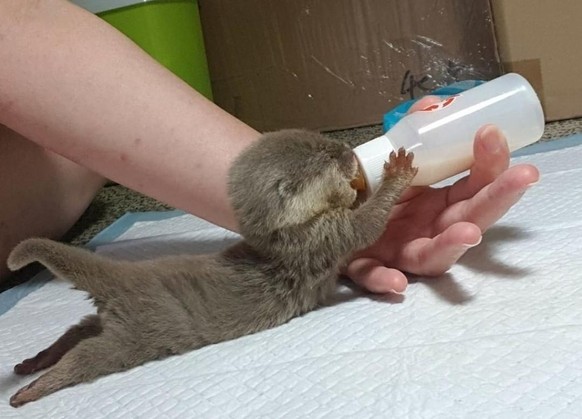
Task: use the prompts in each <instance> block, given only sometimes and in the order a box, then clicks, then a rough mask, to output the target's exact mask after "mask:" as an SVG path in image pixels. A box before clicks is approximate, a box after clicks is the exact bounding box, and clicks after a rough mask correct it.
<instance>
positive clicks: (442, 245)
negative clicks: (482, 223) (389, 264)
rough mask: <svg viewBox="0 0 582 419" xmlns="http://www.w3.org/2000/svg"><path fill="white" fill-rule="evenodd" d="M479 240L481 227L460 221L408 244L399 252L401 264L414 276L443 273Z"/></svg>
mask: <svg viewBox="0 0 582 419" xmlns="http://www.w3.org/2000/svg"><path fill="white" fill-rule="evenodd" d="M480 242H481V230H480V229H479V227H478V226H476V225H475V224H473V223H468V222H459V223H456V224H453V225H451V226H449V227H448V228H447V229H445V230H444V231H443V232H442V233H440V234H438V235H436V236H435V237H433V238H421V239H417V240H415V241H413V242H411V243H409V244H408V245H407V246H405V248H404V249H403V251H402V255H401V265H402V266H399V267H401V268H402V269H403V270H404V271H407V272H410V273H414V274H416V275H428V276H437V275H442V274H443V273H445V272H446V271H448V270H449V269H450V267H451V266H453V265H454V264H455V263H456V262H457V261H458V260H459V258H460V257H461V256H463V255H464V254H465V252H466V251H467V250H468V249H470V248H471V247H474V246H476V245H478V244H479V243H480Z"/></svg>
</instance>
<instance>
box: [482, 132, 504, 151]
mask: <svg viewBox="0 0 582 419" xmlns="http://www.w3.org/2000/svg"><path fill="white" fill-rule="evenodd" d="M481 142H482V143H483V147H484V148H485V150H487V152H489V153H491V154H497V153H499V151H500V150H501V144H500V141H499V137H498V135H497V128H495V127H494V126H493V125H488V126H486V127H485V128H483V130H482V131H481Z"/></svg>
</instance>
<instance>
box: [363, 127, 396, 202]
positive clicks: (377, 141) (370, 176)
mask: <svg viewBox="0 0 582 419" xmlns="http://www.w3.org/2000/svg"><path fill="white" fill-rule="evenodd" d="M392 151H394V146H393V145H392V143H391V142H390V140H389V139H388V137H387V136H386V135H382V136H381V137H378V138H374V139H373V140H371V141H368V142H367V143H364V144H361V145H359V146H357V147H356V148H354V154H355V155H356V158H357V159H358V162H359V164H360V170H361V171H362V174H363V175H364V179H365V180H366V185H367V189H366V192H367V195H368V196H370V195H371V194H372V193H374V192H375V191H376V189H378V187H379V186H380V183H381V182H382V177H383V176H384V164H385V163H386V161H387V160H388V157H389V156H390V153H391V152H392Z"/></svg>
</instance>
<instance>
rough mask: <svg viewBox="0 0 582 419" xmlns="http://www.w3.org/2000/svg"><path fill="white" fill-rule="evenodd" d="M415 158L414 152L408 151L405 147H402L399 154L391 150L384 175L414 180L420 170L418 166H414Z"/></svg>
mask: <svg viewBox="0 0 582 419" xmlns="http://www.w3.org/2000/svg"><path fill="white" fill-rule="evenodd" d="M413 160H414V153H406V150H404V148H400V149H399V150H398V154H396V153H395V152H394V151H393V152H391V153H390V158H389V159H388V161H387V162H386V164H385V165H384V177H385V178H387V179H390V178H392V179H395V178H398V179H403V180H407V181H412V179H413V178H414V176H416V173H417V172H418V168H416V167H412V161H413Z"/></svg>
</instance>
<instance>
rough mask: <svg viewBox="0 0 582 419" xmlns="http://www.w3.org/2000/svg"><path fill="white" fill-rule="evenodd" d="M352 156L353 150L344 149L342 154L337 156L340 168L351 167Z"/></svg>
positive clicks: (353, 155)
mask: <svg viewBox="0 0 582 419" xmlns="http://www.w3.org/2000/svg"><path fill="white" fill-rule="evenodd" d="M354 157H355V154H354V152H353V151H352V150H350V149H346V150H345V151H344V152H342V154H341V156H340V158H339V164H340V166H341V167H342V168H345V169H348V170H349V169H350V168H351V167H352V165H353V164H354Z"/></svg>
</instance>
